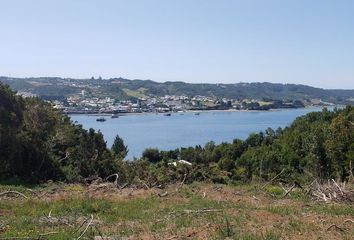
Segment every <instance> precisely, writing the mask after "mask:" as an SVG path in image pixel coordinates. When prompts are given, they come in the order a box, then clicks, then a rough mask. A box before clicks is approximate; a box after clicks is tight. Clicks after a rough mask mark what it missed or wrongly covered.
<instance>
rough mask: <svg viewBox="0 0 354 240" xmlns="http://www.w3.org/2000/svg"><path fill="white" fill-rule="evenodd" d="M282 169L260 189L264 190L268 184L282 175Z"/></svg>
mask: <svg viewBox="0 0 354 240" xmlns="http://www.w3.org/2000/svg"><path fill="white" fill-rule="evenodd" d="M284 170H285V169H284V168H283V169H282V170H281V172H280V173H278V174H277V175H275V177H273V178H272V179H270V180H269V181H268V182H266V183H265V184H264V185H263V186H262V187H261V189H263V188H265V187H266V186H267V185H268V184H270V183H272V182H273V181H274V180H275V179H277V178H278V177H279V176H280V175H282V173H283V172H284Z"/></svg>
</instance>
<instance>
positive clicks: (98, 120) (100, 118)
mask: <svg viewBox="0 0 354 240" xmlns="http://www.w3.org/2000/svg"><path fill="white" fill-rule="evenodd" d="M96 121H97V122H105V121H106V119H105V118H104V117H99V118H97V119H96Z"/></svg>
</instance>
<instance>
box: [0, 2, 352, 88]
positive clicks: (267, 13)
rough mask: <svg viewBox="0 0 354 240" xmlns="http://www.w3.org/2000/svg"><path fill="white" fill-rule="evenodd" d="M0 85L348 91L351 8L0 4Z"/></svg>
mask: <svg viewBox="0 0 354 240" xmlns="http://www.w3.org/2000/svg"><path fill="white" fill-rule="evenodd" d="M0 75H2V76H12V77H39V76H58V77H71V78H89V77H91V76H94V77H99V76H101V77H103V78H113V77H124V78H128V79H151V80H154V81H159V82H164V81H185V82H191V83H238V82H277V83H297V84H306V85H311V86H316V87H322V88H336V89H338V88H342V89H343V88H344V89H354V1H352V0H338V1H335V0H311V1H309V0H212V1H211V0H140V1H139V0H125V1H120V0H22V1H19V0H0Z"/></svg>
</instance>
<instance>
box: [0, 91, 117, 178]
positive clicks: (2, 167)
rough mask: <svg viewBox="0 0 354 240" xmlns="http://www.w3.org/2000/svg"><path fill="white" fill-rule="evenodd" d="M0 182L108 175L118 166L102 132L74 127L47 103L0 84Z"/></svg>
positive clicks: (67, 118) (78, 126)
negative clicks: (21, 95) (23, 96)
mask: <svg viewBox="0 0 354 240" xmlns="http://www.w3.org/2000/svg"><path fill="white" fill-rule="evenodd" d="M0 100H1V101H0V112H1V115H0V116H1V117H0V133H1V134H0V178H1V179H0V180H4V179H9V178H13V179H19V180H22V181H23V182H40V181H46V180H49V179H50V180H66V181H77V180H80V179H81V178H86V177H89V176H92V175H97V176H102V177H104V176H107V175H108V174H111V173H113V172H115V171H116V163H115V160H114V158H113V156H112V154H111V152H110V151H109V150H108V149H107V147H106V143H105V141H104V139H103V135H102V133H100V132H98V133H96V132H95V131H94V130H93V129H90V130H89V131H87V130H85V129H83V128H82V126H80V125H74V124H72V122H71V121H70V118H69V117H67V116H65V115H63V114H61V113H59V112H57V111H56V110H55V109H54V108H52V106H51V105H50V104H49V103H45V102H43V101H41V100H39V99H37V98H26V99H23V98H21V97H19V96H16V95H15V93H14V92H12V91H11V90H10V89H9V88H8V87H7V86H4V85H2V84H0Z"/></svg>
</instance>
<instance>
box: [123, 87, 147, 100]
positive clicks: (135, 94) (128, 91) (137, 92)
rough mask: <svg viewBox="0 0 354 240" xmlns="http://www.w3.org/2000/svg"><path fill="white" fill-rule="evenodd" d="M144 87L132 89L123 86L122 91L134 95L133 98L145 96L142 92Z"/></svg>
mask: <svg viewBox="0 0 354 240" xmlns="http://www.w3.org/2000/svg"><path fill="white" fill-rule="evenodd" d="M145 90H146V89H144V88H139V89H138V90H136V91H134V90H131V89H128V88H123V91H124V92H125V93H126V94H127V95H128V96H131V97H135V98H146V97H147V95H145V94H144V92H145Z"/></svg>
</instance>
